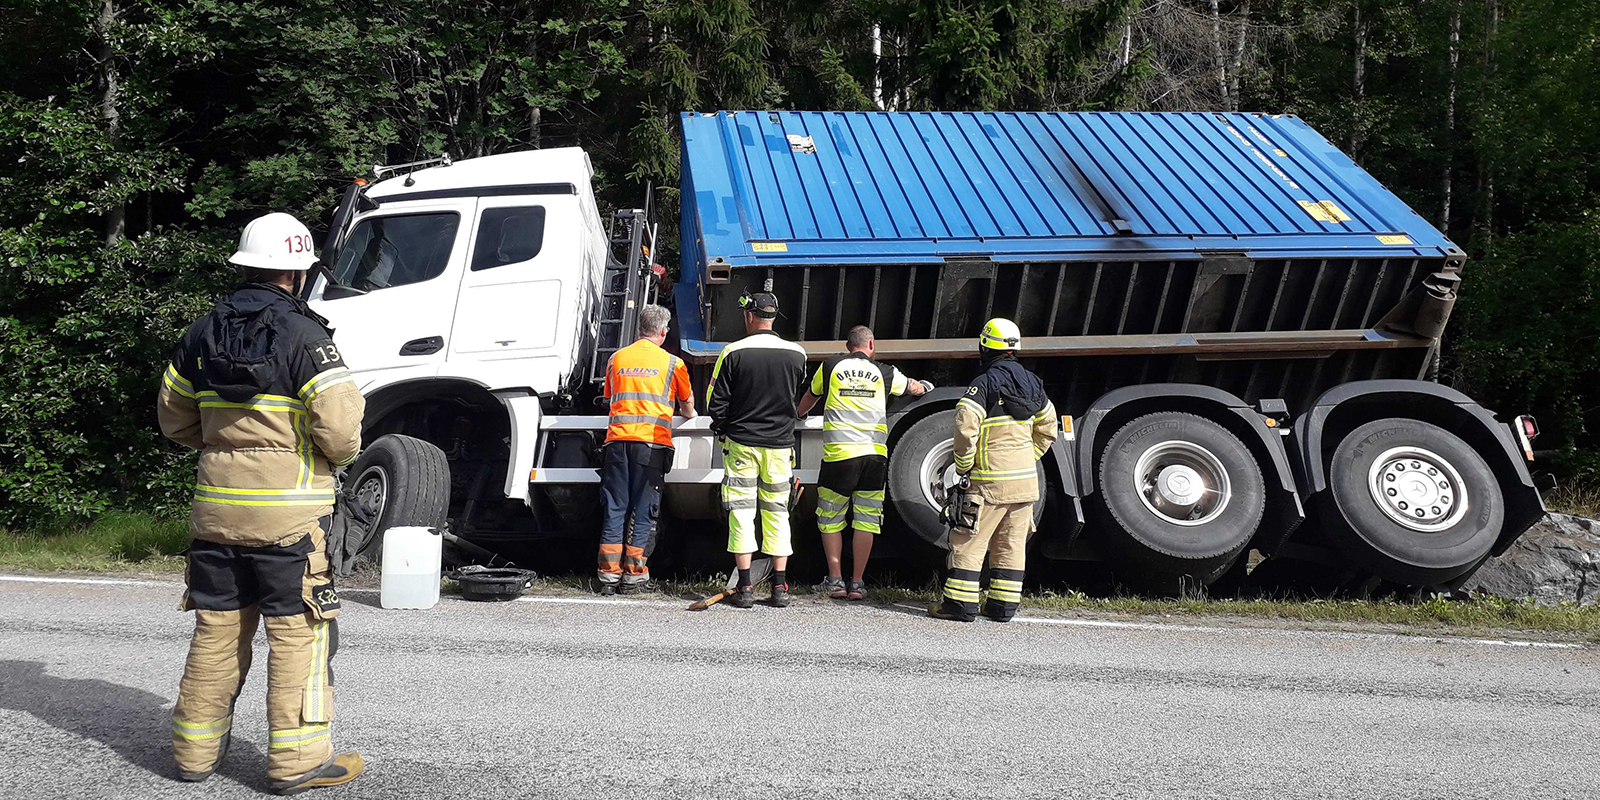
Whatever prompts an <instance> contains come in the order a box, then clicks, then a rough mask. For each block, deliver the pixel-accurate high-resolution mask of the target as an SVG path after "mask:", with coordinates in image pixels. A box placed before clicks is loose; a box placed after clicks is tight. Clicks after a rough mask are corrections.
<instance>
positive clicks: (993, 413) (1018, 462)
mask: <svg viewBox="0 0 1600 800" xmlns="http://www.w3.org/2000/svg"><path fill="white" fill-rule="evenodd" d="M1021 348H1022V334H1021V332H1020V331H1018V329H1017V325H1016V323H1014V322H1012V321H1011V320H1008V319H998V318H997V319H992V320H989V322H988V323H987V324H985V325H984V326H983V333H982V335H981V336H980V337H979V340H978V352H979V354H980V358H982V360H983V367H984V369H983V372H982V373H980V374H979V375H978V377H977V378H974V379H973V381H972V383H971V384H970V385H968V386H967V391H966V394H965V395H963V396H962V398H961V400H960V401H959V402H957V404H956V420H955V462H956V472H958V473H959V474H960V476H961V478H962V480H963V481H965V482H966V484H967V485H966V489H965V491H964V492H962V494H961V496H960V497H959V499H958V501H957V502H958V505H959V507H958V508H955V509H952V510H951V513H949V516H951V517H954V518H955V524H953V525H952V526H951V528H950V564H949V566H950V570H949V574H948V576H947V577H946V578H945V582H944V599H943V601H942V602H941V603H939V604H938V605H935V606H933V607H932V608H930V609H928V613H929V614H930V615H931V616H934V617H938V618H939V619H951V620H959V621H962V622H970V621H971V620H973V619H974V618H975V617H976V616H977V614H978V601H979V599H980V594H979V590H980V584H979V578H980V577H981V573H982V570H983V561H984V557H985V556H988V559H989V570H990V574H989V591H988V597H987V598H985V600H986V602H985V603H984V605H983V613H984V615H985V616H987V617H989V618H990V619H993V620H995V621H997V622H1007V621H1010V619H1011V618H1012V617H1014V616H1016V613H1017V606H1018V605H1019V604H1020V603H1021V602H1022V578H1023V571H1024V569H1025V568H1026V566H1027V548H1028V534H1029V533H1030V532H1032V531H1033V504H1034V502H1036V501H1037V500H1038V499H1039V478H1038V472H1037V469H1036V466H1035V465H1036V464H1037V463H1038V461H1039V459H1040V458H1041V457H1043V456H1044V454H1045V452H1047V451H1048V450H1049V449H1050V445H1051V444H1053V443H1054V442H1055V440H1056V434H1057V431H1058V430H1059V429H1058V427H1057V425H1058V422H1057V420H1056V409H1055V406H1054V405H1053V404H1051V402H1050V398H1049V397H1047V396H1045V393H1044V383H1043V382H1042V381H1040V380H1039V376H1037V375H1035V374H1033V373H1032V372H1029V371H1028V370H1027V369H1025V368H1024V367H1023V366H1022V364H1020V363H1018V361H1017V356H1016V353H1017V351H1018V350H1020V349H1021Z"/></svg>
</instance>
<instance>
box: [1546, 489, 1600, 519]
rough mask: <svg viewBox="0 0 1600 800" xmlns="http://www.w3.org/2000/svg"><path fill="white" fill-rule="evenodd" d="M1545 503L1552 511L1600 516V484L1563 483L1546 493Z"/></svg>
mask: <svg viewBox="0 0 1600 800" xmlns="http://www.w3.org/2000/svg"><path fill="white" fill-rule="evenodd" d="M1544 505H1545V507H1546V508H1548V509H1550V510H1551V511H1555V512H1559V513H1562V514H1571V515H1573V516H1577V517H1589V518H1590V519H1596V518H1600V486H1595V485H1593V484H1563V485H1561V486H1558V487H1556V489H1555V491H1552V492H1550V493H1549V494H1547V495H1545V498H1544Z"/></svg>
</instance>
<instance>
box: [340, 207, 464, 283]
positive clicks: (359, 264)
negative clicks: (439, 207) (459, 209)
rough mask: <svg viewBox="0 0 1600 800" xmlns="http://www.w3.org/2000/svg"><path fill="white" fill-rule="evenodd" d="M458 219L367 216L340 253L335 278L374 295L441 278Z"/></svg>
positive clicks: (452, 215) (449, 215) (449, 216)
mask: <svg viewBox="0 0 1600 800" xmlns="http://www.w3.org/2000/svg"><path fill="white" fill-rule="evenodd" d="M460 221H461V217H460V215H458V214H456V213H455V212H440V213H433V214H405V215H397V216H387V217H368V218H366V219H364V220H362V221H361V222H360V223H359V224H357V225H356V227H355V230H353V231H351V232H350V237H349V238H348V239H346V240H345V244H344V248H343V249H341V250H340V251H339V261H338V263H336V264H335V265H334V268H333V277H334V280H336V281H338V282H339V283H341V284H343V285H345V286H350V287H354V288H356V289H360V290H362V291H364V292H370V291H373V290H374V289H387V288H390V287H393V286H404V285H406V284H408V283H420V282H422V281H426V280H430V279H433V278H437V277H439V275H440V274H442V273H443V272H444V268H445V265H446V264H448V263H449V261H450V250H451V247H452V246H453V245H454V244H455V240H456V227H457V226H458V225H459V224H460Z"/></svg>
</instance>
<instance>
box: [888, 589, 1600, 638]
mask: <svg viewBox="0 0 1600 800" xmlns="http://www.w3.org/2000/svg"><path fill="white" fill-rule="evenodd" d="M873 594H874V597H873V599H874V600H876V601H877V602H880V603H891V604H892V603H909V604H914V605H919V606H920V605H927V604H928V603H931V602H933V601H934V600H935V599H936V598H937V593H936V592H934V591H933V590H932V589H927V590H909V589H901V588H893V587H891V588H881V589H874V590H873ZM1022 607H1023V608H1024V609H1025V610H1033V611H1038V612H1044V613H1047V614H1052V615H1062V616H1083V615H1124V616H1127V615H1131V616H1140V617H1195V618H1198V617H1236V618H1251V619H1265V620H1279V621H1284V622H1292V623H1295V624H1328V625H1332V624H1340V623H1352V624H1364V625H1393V626H1400V627H1404V628H1407V629H1411V630H1410V631H1409V632H1419V633H1421V632H1430V631H1439V632H1443V631H1445V630H1446V629H1450V632H1451V633H1461V632H1463V631H1470V630H1479V631H1494V630H1498V631H1528V632H1539V633H1552V634H1561V635H1563V636H1565V637H1570V638H1576V639H1582V640H1585V641H1590V642H1600V606H1593V605H1591V606H1576V605H1560V606H1539V605H1535V604H1534V603H1531V602H1528V601H1524V600H1506V599H1503V598H1499V597H1490V596H1483V595H1480V596H1475V597H1473V598H1472V599H1470V600H1465V601H1458V600H1451V599H1448V598H1446V597H1443V596H1436V597H1433V598H1430V599H1428V600H1424V601H1422V602H1417V603H1402V602H1395V601H1385V600H1298V599H1253V600H1214V599H1206V598H1187V599H1170V600H1163V599H1151V598H1145V597H1137V596H1118V597H1090V596H1088V595H1084V594H1082V593H1079V592H1068V593H1063V594H1057V593H1054V592H1047V593H1044V594H1037V595H1026V596H1024V597H1023V599H1022Z"/></svg>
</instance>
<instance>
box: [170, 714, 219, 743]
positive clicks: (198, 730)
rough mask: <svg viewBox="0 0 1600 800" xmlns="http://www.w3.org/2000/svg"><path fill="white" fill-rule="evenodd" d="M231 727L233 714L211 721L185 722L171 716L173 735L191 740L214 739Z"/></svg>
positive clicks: (175, 716)
mask: <svg viewBox="0 0 1600 800" xmlns="http://www.w3.org/2000/svg"><path fill="white" fill-rule="evenodd" d="M232 729H233V715H232V714H229V715H228V716H226V717H223V718H222V719H219V720H214V721H212V722H186V721H184V720H181V719H178V717H177V715H176V714H174V715H173V717H172V732H173V734H174V735H176V736H178V737H179V738H182V739H187V740H189V741H191V742H203V741H205V740H207V739H216V738H218V737H221V736H222V735H223V734H225V733H227V732H228V731H230V730H232Z"/></svg>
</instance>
